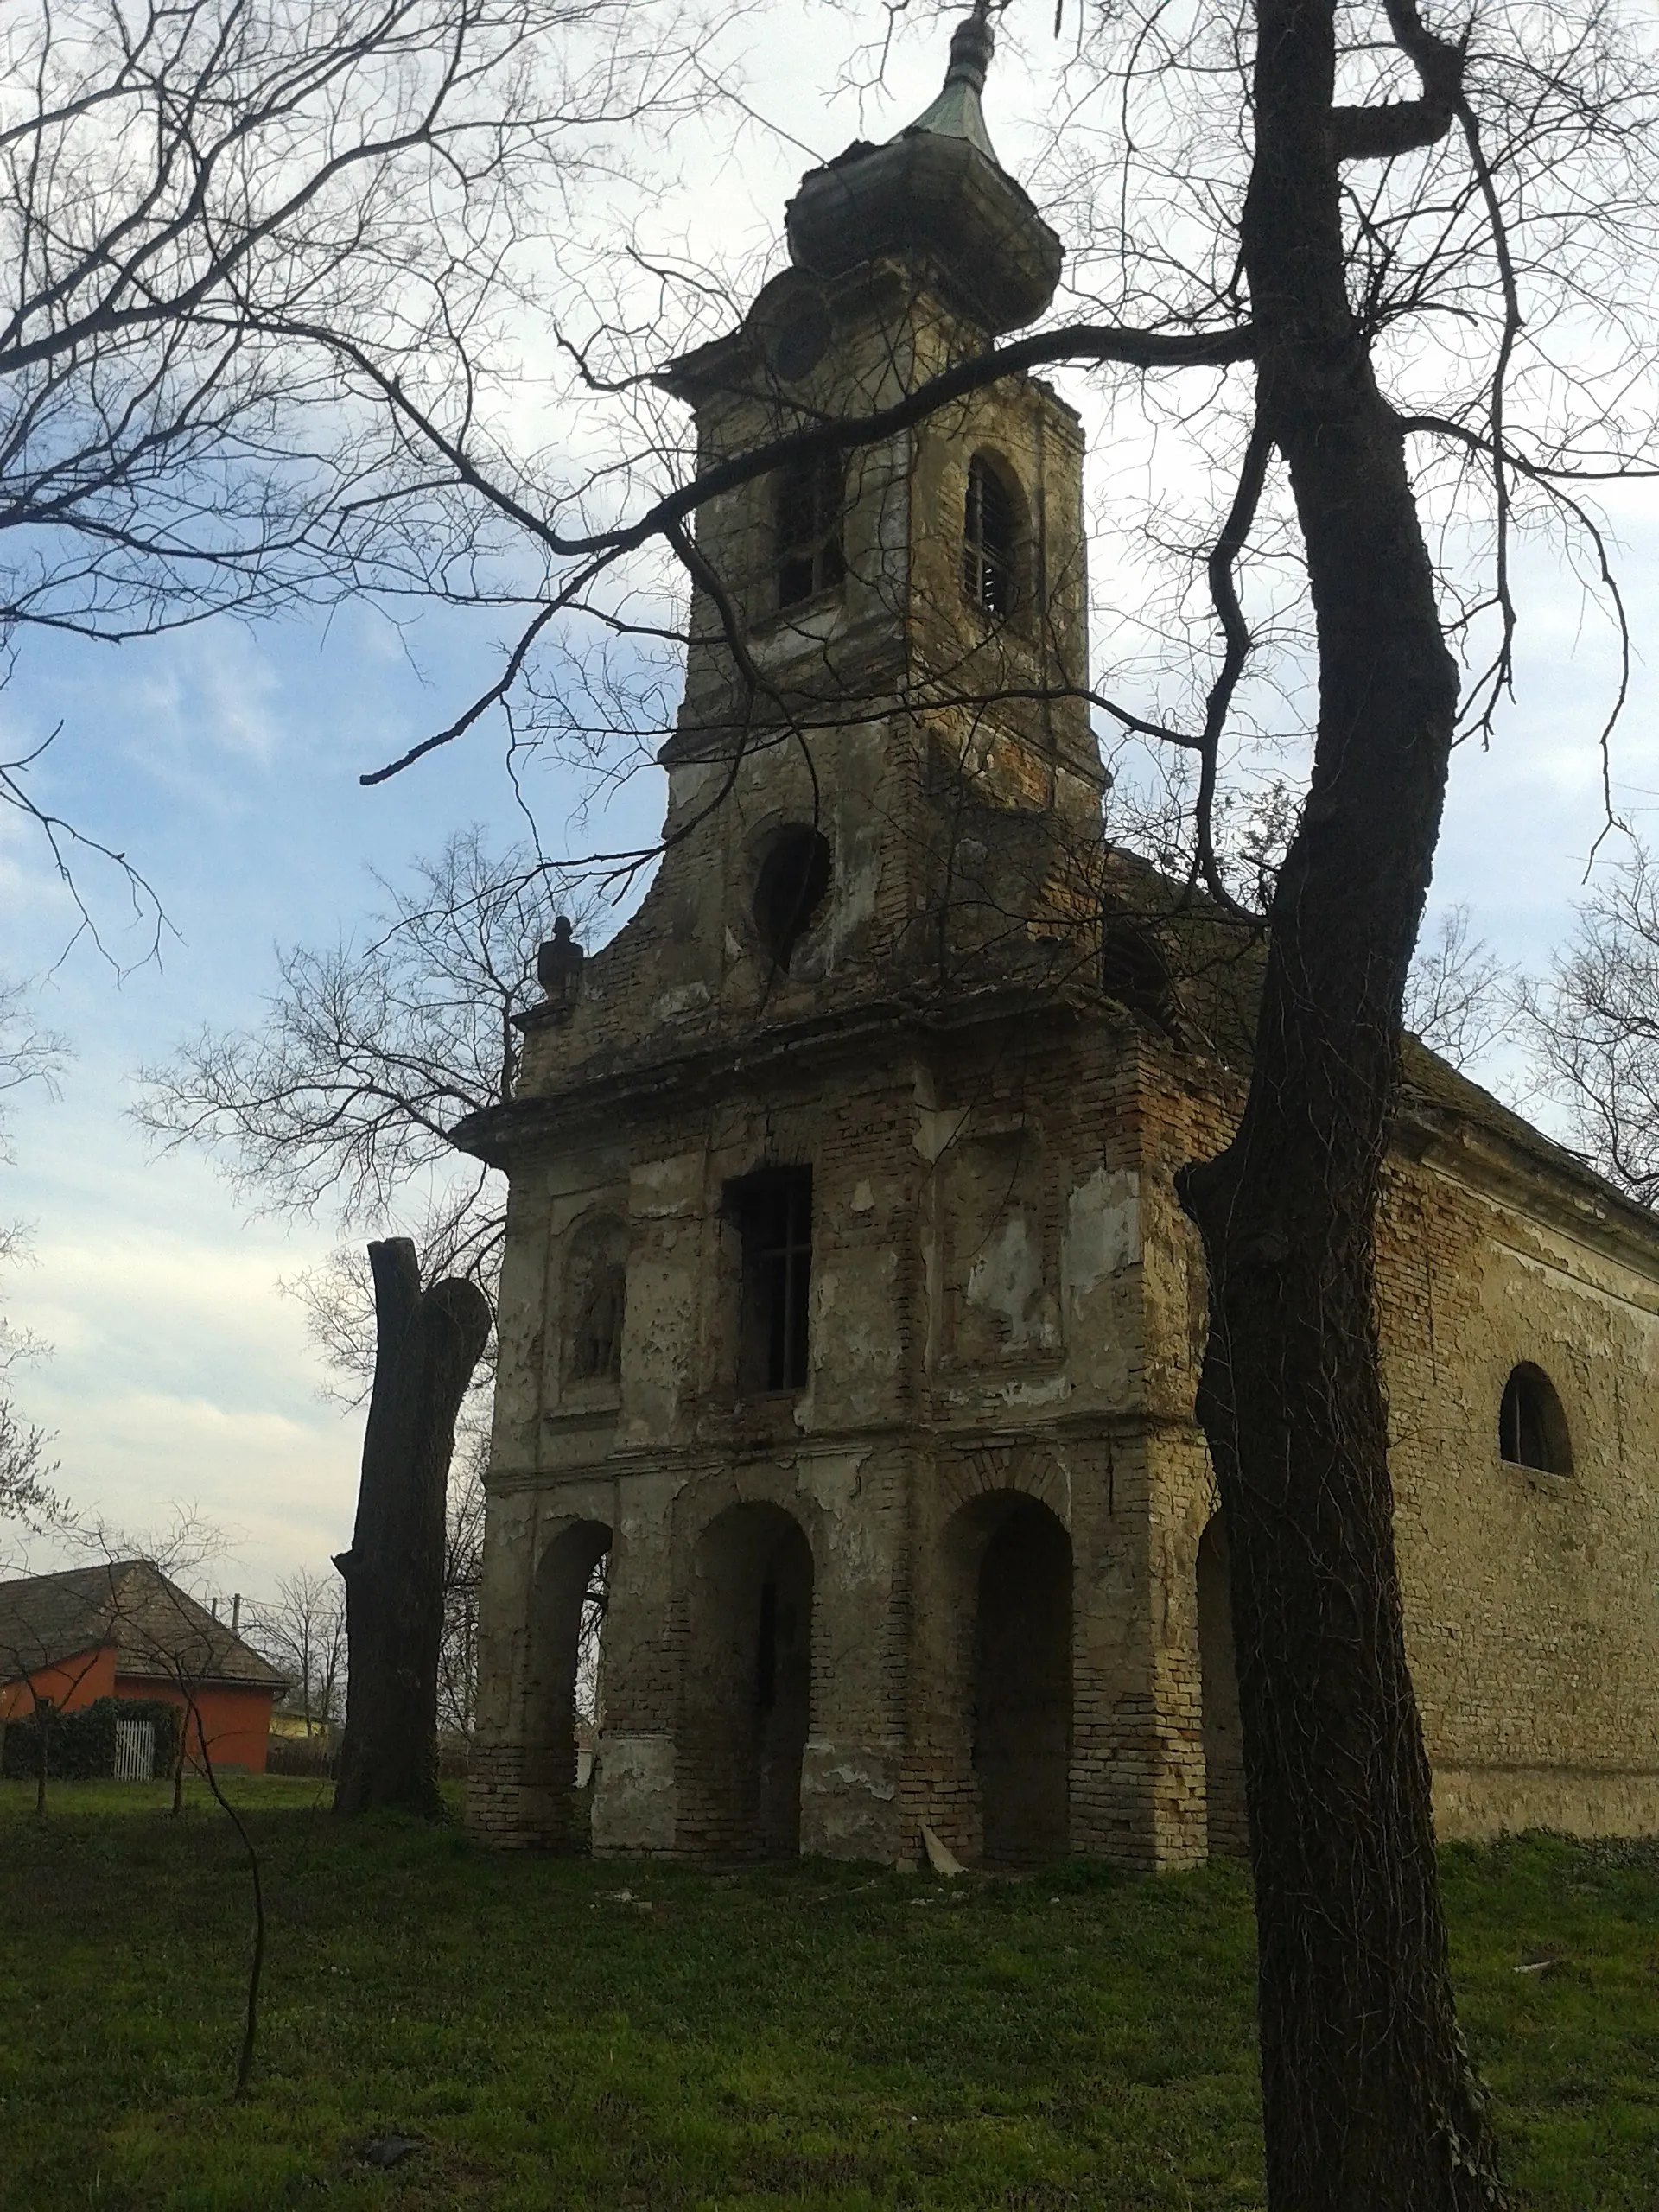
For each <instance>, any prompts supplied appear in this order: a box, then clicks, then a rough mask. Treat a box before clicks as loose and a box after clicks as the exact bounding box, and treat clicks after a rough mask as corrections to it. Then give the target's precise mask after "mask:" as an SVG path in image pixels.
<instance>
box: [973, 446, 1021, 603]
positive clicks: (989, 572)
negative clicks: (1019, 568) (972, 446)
mask: <svg viewBox="0 0 1659 2212" xmlns="http://www.w3.org/2000/svg"><path fill="white" fill-rule="evenodd" d="M1017 536H1018V526H1017V522H1016V518H1015V512H1014V494H1013V493H1012V492H1010V491H1009V489H1008V487H1007V485H1006V484H1005V483H1004V482H1003V480H1002V479H1001V477H1000V476H999V475H998V474H997V473H996V470H995V468H994V467H992V466H991V464H990V462H989V461H987V460H986V459H985V457H984V455H983V454H976V455H975V456H974V459H973V460H972V461H970V462H969V467H968V499H967V507H966V512H964V514H963V530H962V588H963V594H965V596H966V597H967V599H968V600H969V602H970V604H971V605H973V606H974V607H977V608H978V610H979V612H980V613H982V614H986V615H989V616H990V617H991V618H992V619H993V620H997V621H1000V620H1002V619H1003V617H1004V616H1006V615H1009V614H1012V613H1013V612H1014V601H1015V598H1016V597H1017V593H1016V590H1015V581H1016V570H1015V541H1016V538H1017Z"/></svg>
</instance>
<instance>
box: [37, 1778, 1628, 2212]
mask: <svg viewBox="0 0 1659 2212" xmlns="http://www.w3.org/2000/svg"><path fill="white" fill-rule="evenodd" d="M235 1787H236V1789H237V1793H238V1797H239V1799H240V1801H241V1802H242V1803H243V1804H244V1805H245V1806H247V1807H249V1808H252V1809H251V1813H250V1818H251V1825H252V1827H253V1828H254V1831H255V1833H256V1834H257V1837H258V1839H259V1840H260V1842H261V1844H262V1846H263V1849H264V1859H265V1862H266V1869H267V1888H268V1894H269V1899H270V1915H271V1936H270V1957H269V1965H268V1969H267V1984H266V2005H265V2016H264V2028H263V2033H262V2039H261V2044H260V2055H259V2060H258V2064H257V2069H256V2074H255V2079H254V2088H253V2094H252V2095H251V2098H250V2099H249V2101H247V2102H246V2103H245V2104H243V2105H239V2106H238V2105H236V2104H234V2103H232V2101H231V2097H230V2094H229V2091H230V2085H231V2080H232V2070H233V2067H234V2060H235V2051H236V2044H237V2037H238V2025H239V2003H240V1981H239V1977H240V1974H241V1972H242V1968H243V1964H244V1961H245V1956H246V1950H247V1928H248V1905H247V1878H246V1872H245V1861H244V1860H243V1859H242V1857H241V1854H240V1851H239V1847H238V1844H237V1841H236V1838H235V1836H234V1834H232V1832H231V1830H230V1828H229V1827H228V1825H227V1824H226V1821H225V1820H224V1818H223V1816H222V1815H219V1814H217V1813H215V1812H213V1810H212V1808H210V1807H208V1806H207V1805H206V1804H205V1803H203V1802H200V1801H196V1802H192V1804H191V1806H190V1808H189V1809H188V1812H187V1814H186V1815H185V1817H184V1818H183V1820H182V1821H172V1820H169V1819H168V1817H167V1816H166V1814H165V1809H164V1807H165V1799H166V1792H165V1790H164V1789H162V1788H160V1787H157V1788H156V1789H154V1790H150V1789H142V1788H137V1787H128V1788H118V1787H116V1786H114V1785H111V1784H105V1783H79V1784H72V1783H61V1784H57V1785H54V1796H53V1808H52V1810H51V1813H50V1815H48V1820H47V1821H46V1822H45V1823H44V1824H43V1825H42V1824H39V1823H37V1822H36V1821H35V1820H34V1819H33V1817H32V1815H31V1814H30V1810H29V1806H30V1802H31V1801H30V1793H29V1789H28V1787H27V1786H26V1785H24V1784H21V1783H5V1784H0V1885H3V1891H0V1893H3V1896H4V1897H5V1900H6V1905H5V1910H4V1914H3V1918H0V2207H4V2208H5V2212H58V2208H60V2207H61V2208H65V2209H66V2212H67V2208H69V2207H71V2206H73V2207H75V2208H78V2209H79V2208H87V2207H123V2208H124V2207H129V2206H131V2207H151V2206H156V2207H161V2206H166V2207H168V2208H171V2209H172V2212H187V2208H188V2212H209V2208H212V2209H213V2212H257V2209H258V2208H262V2207H265V2206H289V2205H296V2206H304V2205H308V2204H309V2203H311V2202H314V2201H317V2200H320V2199H321V2198H323V2197H325V2196H326V2198H327V2201H328V2202H329V2203H330V2204H331V2205H332V2204H340V2205H342V2206H347V2205H352V2206H354V2205H388V2206H398V2207H408V2208H410V2212H414V2208H417V2207H427V2206H448V2205H456V2206H468V2207H474V2206H476V2207H488V2208H490V2212H514V2208H524V2212H532V2209H533V2212H563V2208H566V2207H569V2208H572V2209H573V2212H575V2208H594V2212H598V2208H604V2212H613V2208H617V2209H620V2208H624V2207H638V2208H641V2212H645V2208H650V2209H651V2212H656V2208H659V2207H660V2208H669V2207H685V2208H687V2209H688V2212H690V2209H691V2208H698V2207H706V2208H714V2207H720V2208H722V2212H724V2208H738V2207H745V2208H758V2207H760V2206H779V2205H790V2206H797V2207H810V2208H815V2209H816V2212H831V2209H832V2208H833V2212H866V2209H867V2208H873V2207H876V2206H882V2207H886V2206H900V2205H902V2206H949V2207H963V2208H967V2207H995V2208H999V2212H1061V2208H1065V2207H1073V2206H1088V2207H1109V2208H1114V2212H1115V2209H1116V2208H1117V2207H1120V2206H1122V2207H1135V2206H1168V2207H1174V2208H1180V2209H1181V2212H1196V2208H1204V2212H1210V2208H1217V2209H1218V2208H1222V2207H1228V2208H1231V2207H1245V2206H1254V2205H1259V2204H1260V2203H1261V2202H1262V2184H1261V2149H1260V2142H1259V2137H1258V2131H1257V2121H1256V2113H1255V2057H1254V2047H1253V2043H1252V2035H1251V2024H1250V2005H1251V1977H1252V1961H1251V1931H1250V1910H1249V1893H1248V1888H1247V1885H1246V1883H1245V1880H1244V1878H1243V1873H1242V1872H1241V1871H1240V1870H1238V1869H1237V1868H1234V1867H1226V1866H1217V1867H1211V1868H1208V1869H1205V1870H1204V1871H1203V1872H1198V1873H1195V1874H1190V1875H1179V1876H1173V1877H1165V1878H1161V1879H1158V1880H1151V1881H1144V1882H1129V1881H1123V1880H1114V1879H1112V1878H1109V1877H1108V1876H1106V1875H1104V1874H1103V1873H1102V1872H1099V1871H1098V1870H1096V1869H1092V1868H1090V1867H1086V1866H1080V1865H1072V1866H1065V1867H1062V1868H1059V1869H1057V1870H1054V1871H1052V1872H1050V1873H1049V1874H1047V1875H1046V1876H1043V1877H1039V1878H1037V1879H1036V1880H1034V1881H1028V1882H981V1881H979V1880H978V1879H976V1878H966V1879H964V1880H963V1881H960V1882H958V1883H957V1884H955V1885H950V1886H947V1885H944V1884H943V1883H941V1882H938V1881H936V1880H934V1879H932V1878H930V1877H923V1876H910V1877H906V1876H901V1875H895V1874H888V1873H881V1872H874V1871H873V1870H871V1869H868V1868H862V1869H860V1868H849V1867H843V1866H824V1865H822V1864H807V1865H804V1866H791V1867H788V1868H765V1869H757V1870H755V1871H753V1872H745V1873H742V1874H738V1875H723V1876H722V1875H709V1874H696V1873H690V1872H680V1871H677V1870H671V1869H666V1868H651V1869H644V1868H639V1867H633V1866H614V1865H611V1866H594V1865H591V1864H586V1863H583V1862H582V1861H578V1860H555V1859H530V1858H510V1857H504V1856H496V1855H493V1854H491V1853H487V1852H485V1851H483V1850H480V1849H478V1848H475V1847H474V1846H472V1845H471V1844H470V1843H469V1842H468V1841H467V1840H466V1838H465V1837H464V1836H463V1835H462V1834H461V1832H460V1831H459V1830H458V1829H453V1828H450V1829H445V1828H437V1829H428V1828H423V1827H419V1826H416V1825H415V1824H413V1823H405V1822H401V1821H369V1822H359V1823H357V1824H355V1825H353V1826H350V1827H335V1825H334V1822H333V1821H331V1820H330V1819H329V1818H328V1816H327V1814H326V1813H324V1812H323V1811H322V1810H321V1806H320V1804H319V1802H318V1797H319V1793H318V1789H317V1785H316V1784H315V1783H309V1782H296V1781H288V1780H277V1779H274V1778H273V1779H267V1780H264V1781H259V1782H253V1781H246V1782H243V1783H238V1784H237V1785H235ZM1445 1872H1446V1895H1447V1901H1448V1908H1449V1911H1450V1915H1451V1921H1452V1944H1453V1951H1454V1956H1455V1962H1456V1967H1457V1974H1458V1984H1459V1999H1460V2002H1461V2006H1462V2014H1463V2020H1464V2024H1465V2031H1466V2033H1467V2035H1468V2037H1469V2040H1470V2042H1471V2046H1472V2047H1473V2049H1474V2050H1475V2053H1476V2055H1477V2057H1478V2061H1479V2063H1480V2065H1481V2067H1482V2069H1483V2070H1484V2074H1485V2075H1486V2077H1487V2079H1488V2081H1489V2082H1490V2083H1491V2088H1492V2090H1493V2093H1494V2095H1495V2098H1496V2100H1497V2109H1498V2112H1499V2115H1500V2120H1501V2125H1502V2127H1503V2136H1504V2141H1505V2146H1506V2155H1507V2170H1508V2172H1509V2174H1510V2177H1511V2179H1512V2181H1513V2182H1514V2183H1515V2184H1516V2190H1517V2196H1518V2199H1519V2201H1520V2202H1522V2203H1523V2204H1525V2205H1527V2206H1529V2207H1534V2208H1544V2207H1548V2208H1550V2209H1551V2212H1613V2208H1615V2207H1617V2208H1619V2212H1625V2208H1629V2212H1653V2208H1655V2207H1656V2206H1659V1847H1655V1846H1625V1847H1614V1846H1605V1847H1599V1848H1585V1847H1577V1846H1573V1845H1571V1844H1567V1843H1564V1842H1560V1841H1559V1840H1551V1839H1547V1838H1537V1837H1531V1838H1524V1839H1522V1840H1516V1841H1512V1842H1508V1843H1504V1844H1503V1845H1500V1846H1497V1847H1493V1848H1491V1849H1486V1850H1478V1851H1477V1850H1474V1849H1471V1848H1467V1847H1456V1848H1452V1849H1450V1850H1448V1851H1447V1852H1446V1854H1445ZM1541 1956H1548V1957H1549V1958H1551V1959H1552V1960H1554V1961H1559V1963H1557V1964H1555V1965H1554V1966H1553V1967H1551V1969H1550V1971H1548V1972H1547V1973H1544V1974H1516V1971H1515V1969H1516V1966H1517V1965H1518V1964H1521V1963H1523V1962H1525V1961H1530V1960H1534V1959H1536V1958H1538V1957H1541ZM389 2133H404V2134H407V2135H410V2136H416V2137H418V2138H420V2139H421V2146H420V2148H419V2149H418V2150H417V2151H416V2152H415V2153H414V2154H413V2155H412V2156H410V2158H407V2159H406V2160H405V2161H404V2163H403V2164H400V2165H398V2166H397V2167H396V2168H395V2169H394V2170H392V2171H389V2172H379V2171H372V2169H370V2168H368V2167H366V2166H365V2165H364V2164H362V2163H361V2162H360V2158H359V2155H358V2153H359V2148H360V2146H361V2145H363V2143H364V2142H365V2140H367V2139H377V2138H382V2137H385V2135H387V2134H389Z"/></svg>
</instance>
